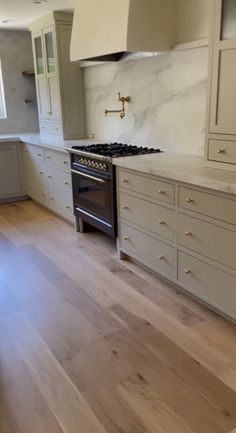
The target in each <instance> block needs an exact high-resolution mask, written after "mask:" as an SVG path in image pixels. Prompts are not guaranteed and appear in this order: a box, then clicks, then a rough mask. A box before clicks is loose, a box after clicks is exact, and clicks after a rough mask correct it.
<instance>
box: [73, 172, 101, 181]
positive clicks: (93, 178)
mask: <svg viewBox="0 0 236 433" xmlns="http://www.w3.org/2000/svg"><path fill="white" fill-rule="evenodd" d="M71 173H74V174H77V175H78V176H84V177H87V178H88V179H92V180H95V181H96V182H99V183H107V182H106V180H104V179H99V178H98V177H95V176H91V175H90V174H85V173H82V172H81V171H77V170H73V169H71Z"/></svg>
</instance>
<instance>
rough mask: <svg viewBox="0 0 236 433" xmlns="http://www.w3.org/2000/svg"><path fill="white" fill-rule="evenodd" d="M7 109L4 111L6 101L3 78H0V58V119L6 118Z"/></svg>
mask: <svg viewBox="0 0 236 433" xmlns="http://www.w3.org/2000/svg"><path fill="white" fill-rule="evenodd" d="M6 117H7V111H6V103H5V95H4V88H3V78H2V65H1V59H0V119H6Z"/></svg>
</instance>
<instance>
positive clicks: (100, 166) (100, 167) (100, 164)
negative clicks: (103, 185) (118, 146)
mask: <svg viewBox="0 0 236 433" xmlns="http://www.w3.org/2000/svg"><path fill="white" fill-rule="evenodd" d="M99 169H100V170H102V163H101V162H100V163H99Z"/></svg>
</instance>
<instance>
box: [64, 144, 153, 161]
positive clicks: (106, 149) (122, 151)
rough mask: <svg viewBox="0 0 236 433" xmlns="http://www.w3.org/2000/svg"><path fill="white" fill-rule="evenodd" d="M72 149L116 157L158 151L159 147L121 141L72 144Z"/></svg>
mask: <svg viewBox="0 0 236 433" xmlns="http://www.w3.org/2000/svg"><path fill="white" fill-rule="evenodd" d="M71 150H72V151H76V152H84V153H87V154H88V153H89V154H93V155H99V156H104V157H109V158H118V157H121V156H134V155H145V154H149V153H159V152H161V151H160V149H154V148H149V147H139V146H133V145H131V144H123V143H104V144H90V145H89V146H72V149H71Z"/></svg>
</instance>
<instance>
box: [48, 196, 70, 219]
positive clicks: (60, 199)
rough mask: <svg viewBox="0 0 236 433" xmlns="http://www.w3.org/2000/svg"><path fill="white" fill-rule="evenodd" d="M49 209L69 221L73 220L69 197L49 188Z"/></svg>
mask: <svg viewBox="0 0 236 433" xmlns="http://www.w3.org/2000/svg"><path fill="white" fill-rule="evenodd" d="M49 207H50V208H51V209H53V210H55V211H56V212H57V213H59V214H61V215H63V216H64V217H66V218H68V219H70V220H73V219H74V214H73V200H72V196H71V195H66V194H63V193H61V192H60V191H57V190H54V189H53V188H49Z"/></svg>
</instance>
